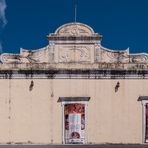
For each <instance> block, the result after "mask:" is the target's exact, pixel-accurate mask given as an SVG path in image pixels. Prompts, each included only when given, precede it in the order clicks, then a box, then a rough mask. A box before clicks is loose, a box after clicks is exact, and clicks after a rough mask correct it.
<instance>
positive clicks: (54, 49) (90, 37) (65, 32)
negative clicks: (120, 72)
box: [0, 23, 148, 64]
mask: <svg viewBox="0 0 148 148" xmlns="http://www.w3.org/2000/svg"><path fill="white" fill-rule="evenodd" d="M101 39H102V36H101V35H100V34H98V33H95V32H94V30H93V29H92V28H91V27H89V26H88V25H85V24H82V23H68V24H64V25H63V26H61V27H59V28H58V29H57V30H56V31H55V33H51V34H49V35H48V40H49V45H47V46H46V47H43V48H40V49H36V50H27V49H23V48H21V50H20V54H9V53H3V54H1V55H0V62H1V63H17V64H22V63H48V64H51V63H55V64H58V63H59V64H61V63H64V64H66V63H80V64H85V63H88V64H90V63H91V64H97V63H98V64H101V63H102V64H104V63H112V64H116V63H117V64H119V63H124V64H128V63H136V64H139V63H140V64H141V63H142V64H143V63H148V54H147V53H140V54H130V53H129V49H126V50H112V49H108V48H104V47H103V46H102V45H101Z"/></svg>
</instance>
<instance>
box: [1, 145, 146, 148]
mask: <svg viewBox="0 0 148 148" xmlns="http://www.w3.org/2000/svg"><path fill="white" fill-rule="evenodd" d="M80 147H81V148H148V144H101V145H93V144H91V145H13V144H8V145H0V148H80Z"/></svg>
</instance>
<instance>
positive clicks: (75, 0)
mask: <svg viewBox="0 0 148 148" xmlns="http://www.w3.org/2000/svg"><path fill="white" fill-rule="evenodd" d="M74 2H75V4H74V6H75V23H76V22H77V0H74Z"/></svg>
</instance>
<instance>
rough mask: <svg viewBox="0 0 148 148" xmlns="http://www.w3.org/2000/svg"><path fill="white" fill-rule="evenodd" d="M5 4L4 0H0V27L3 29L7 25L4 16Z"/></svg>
mask: <svg viewBox="0 0 148 148" xmlns="http://www.w3.org/2000/svg"><path fill="white" fill-rule="evenodd" d="M6 7H7V4H6V1H5V0H0V25H1V27H5V25H6V24H7V19H6V16H5V10H6Z"/></svg>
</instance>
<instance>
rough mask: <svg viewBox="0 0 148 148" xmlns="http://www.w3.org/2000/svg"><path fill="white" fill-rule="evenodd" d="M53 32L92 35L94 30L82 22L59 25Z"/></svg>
mask: <svg viewBox="0 0 148 148" xmlns="http://www.w3.org/2000/svg"><path fill="white" fill-rule="evenodd" d="M55 34H56V35H59V36H92V35H94V31H93V29H92V28H91V27H89V26H87V25H85V24H82V23H69V24H65V25H63V26H61V27H59V28H58V29H57V30H56V31H55Z"/></svg>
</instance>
